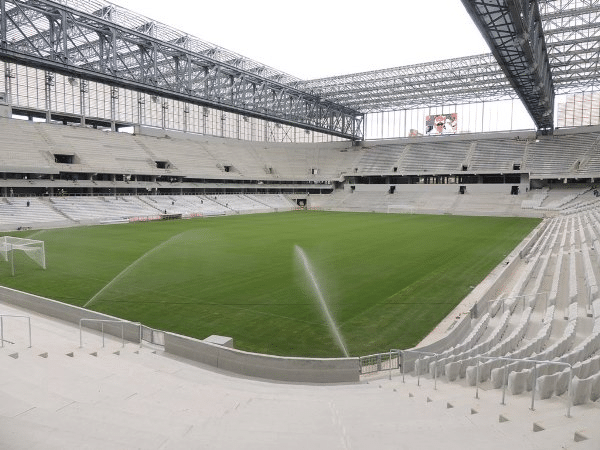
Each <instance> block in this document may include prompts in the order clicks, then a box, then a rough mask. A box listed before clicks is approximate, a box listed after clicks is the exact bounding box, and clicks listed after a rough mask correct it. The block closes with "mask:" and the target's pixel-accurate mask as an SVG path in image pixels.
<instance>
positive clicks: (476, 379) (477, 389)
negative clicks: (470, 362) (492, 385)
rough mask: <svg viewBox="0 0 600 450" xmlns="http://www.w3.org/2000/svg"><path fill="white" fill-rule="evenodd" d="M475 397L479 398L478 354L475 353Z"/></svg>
mask: <svg viewBox="0 0 600 450" xmlns="http://www.w3.org/2000/svg"><path fill="white" fill-rule="evenodd" d="M475 398H476V399H478V400H479V355H477V368H476V369H475Z"/></svg>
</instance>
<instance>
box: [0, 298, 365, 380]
mask: <svg viewBox="0 0 600 450" xmlns="http://www.w3.org/2000/svg"><path fill="white" fill-rule="evenodd" d="M0 301H2V302H3V303H7V304H11V305H14V306H17V307H19V308H23V309H26V310H29V311H33V312H36V313H38V314H43V315H45V316H49V317H53V318H55V319H59V320H64V321H66V322H70V323H72V324H74V325H77V326H78V325H79V321H80V319H98V320H119V319H118V318H117V317H113V316H109V315H107V314H101V313H97V312H94V311H90V310H87V309H84V308H80V307H78V306H73V305H68V304H66V303H61V302H58V301H56V300H52V299H49V298H45V297H40V296H38V295H33V294H28V293H26V292H21V291H17V290H14V289H10V288H7V287H2V286H0ZM84 326H85V328H87V329H94V330H100V329H101V324H100V323H93V322H86V323H85V325H84ZM32 327H33V328H34V330H35V324H33V325H32ZM104 332H105V333H106V334H109V335H112V336H115V337H118V338H120V337H121V324H104ZM139 333H140V330H139V326H137V325H135V324H132V323H125V326H124V329H123V334H124V338H125V339H126V340H128V341H131V342H139V338H140V335H139ZM164 336H165V352H167V353H170V354H173V355H176V356H181V357H183V358H186V359H190V360H192V361H197V362H200V363H203V364H206V365H209V366H212V367H217V368H219V369H222V370H225V371H228V372H233V373H236V374H239V375H245V376H250V377H259V378H266V379H269V380H277V381H290V382H301V383H346V382H358V381H359V375H360V366H359V360H358V358H331V359H329V358H326V359H317V358H287V357H280V356H271V355H261V354H257V353H250V352H244V351H241V350H235V349H230V348H226V347H222V346H220V345H216V344H210V343H207V342H203V341H200V340H198V339H194V338H190V337H186V336H181V335H177V334H174V333H168V332H165V333H164ZM84 337H85V335H84ZM34 340H35V331H34ZM78 343H79V335H78V334H76V333H74V334H73V345H78Z"/></svg>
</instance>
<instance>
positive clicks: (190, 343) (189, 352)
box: [165, 333, 360, 383]
mask: <svg viewBox="0 0 600 450" xmlns="http://www.w3.org/2000/svg"><path fill="white" fill-rule="evenodd" d="M165 351H166V352H167V353H170V354H172V355H176V356H180V357H183V358H186V359H190V360H192V361H197V362H200V363H202V364H207V365H209V366H212V367H217V368H219V369H222V370H226V371H228V372H233V373H236V374H240V375H245V376H249V377H258V378H266V379H269V380H277V381H289V382H300V383H350V382H352V383H354V382H358V381H359V377H360V366H359V360H358V358H322V359H320V358H292V357H283V356H272V355H261V354H258V353H251V352H244V351H241V350H235V349H231V348H227V347H222V346H220V345H216V344H211V343H208V342H203V341H200V340H198V339H193V338H190V337H186V336H181V335H178V334H174V333H165Z"/></svg>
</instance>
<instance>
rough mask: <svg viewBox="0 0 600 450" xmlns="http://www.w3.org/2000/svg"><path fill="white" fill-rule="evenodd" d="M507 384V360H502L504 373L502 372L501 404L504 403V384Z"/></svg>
mask: <svg viewBox="0 0 600 450" xmlns="http://www.w3.org/2000/svg"><path fill="white" fill-rule="evenodd" d="M507 385H508V361H504V373H503V374H502V404H503V405H506V386H507Z"/></svg>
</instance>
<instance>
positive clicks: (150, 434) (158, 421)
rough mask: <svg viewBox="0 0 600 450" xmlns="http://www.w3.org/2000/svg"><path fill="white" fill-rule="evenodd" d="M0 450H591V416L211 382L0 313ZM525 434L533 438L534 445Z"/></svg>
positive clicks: (196, 369) (170, 363)
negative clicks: (0, 342)
mask: <svg viewBox="0 0 600 450" xmlns="http://www.w3.org/2000/svg"><path fill="white" fill-rule="evenodd" d="M0 314H14V315H29V316H31V324H32V344H33V345H32V347H31V348H29V347H28V345H29V343H28V333H27V327H26V321H25V320H22V319H16V318H6V319H5V320H4V339H5V340H6V341H7V342H5V346H4V348H2V349H0V443H1V444H0V448H2V449H7V450H13V449H67V448H69V449H70V448H72V449H75V448H76V449H113V448H114V449H138V448H139V449H190V448H194V449H196V448H197V449H200V448H206V449H238V448H239V449H254V448H256V449H261V450H264V449H307V448H310V449H371V448H382V449H387V448H394V449H417V448H418V449H429V448H438V447H441V448H444V449H450V450H451V449H461V450H462V449H474V448H477V449H483V448H485V449H506V448H511V447H512V448H519V449H520V450H526V449H540V450H541V449H544V450H547V449H561V448H573V449H583V450H592V449H593V450H598V449H599V448H600V429H599V427H598V424H599V423H600V404H598V402H597V403H591V404H586V405H582V406H578V407H574V408H572V416H573V417H572V418H567V417H566V416H565V413H566V407H565V400H564V399H563V398H561V397H558V398H556V397H554V398H551V399H549V400H543V401H539V400H538V402H537V403H536V410H535V411H531V410H530V409H529V406H530V397H529V395H522V396H508V397H507V405H501V404H500V400H501V397H500V396H501V392H500V391H498V390H491V391H480V398H479V399H475V390H474V389H473V388H470V387H469V388H467V387H464V386H462V385H460V384H458V383H445V382H443V381H438V388H437V390H435V389H434V387H433V382H432V381H431V380H430V379H422V380H421V386H417V380H416V378H413V377H406V382H405V383H402V377H401V376H400V375H399V374H398V373H394V374H393V377H392V379H391V380H389V379H388V377H387V374H380V375H379V376H375V377H366V378H364V379H363V381H362V382H361V383H358V384H346V385H302V384H283V383H273V382H266V381H262V380H256V379H246V378H240V377H236V376H231V375H228V374H224V373H219V372H217V371H215V370H213V369H210V368H207V367H202V366H200V365H197V364H190V363H189V362H187V361H183V360H178V359H176V358H172V357H169V356H168V355H166V354H164V353H163V352H162V351H160V350H159V349H155V348H151V347H147V346H145V347H143V348H140V347H139V346H138V345H135V344H131V343H127V344H126V345H125V347H122V346H121V342H120V341H119V340H115V339H112V338H111V339H108V338H107V339H106V342H105V347H102V340H101V337H100V336H99V335H97V334H93V333H91V332H86V333H85V334H84V339H83V343H84V345H83V348H79V329H78V328H77V327H74V326H72V325H69V324H67V323H62V322H60V321H56V320H50V319H48V318H45V317H42V316H39V315H36V314H32V313H28V312H27V311H22V310H19V309H17V308H14V307H9V306H7V305H4V304H2V303H0ZM536 430H538V431H536Z"/></svg>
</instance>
